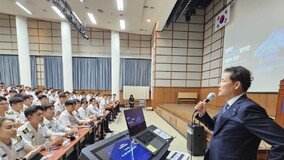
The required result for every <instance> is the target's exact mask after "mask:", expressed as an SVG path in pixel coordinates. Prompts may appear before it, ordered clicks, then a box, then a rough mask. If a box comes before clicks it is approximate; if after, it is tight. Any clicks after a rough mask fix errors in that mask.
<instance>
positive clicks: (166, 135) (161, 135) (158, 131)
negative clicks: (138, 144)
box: [153, 128, 172, 140]
mask: <svg viewBox="0 0 284 160" xmlns="http://www.w3.org/2000/svg"><path fill="white" fill-rule="evenodd" d="M153 132H154V133H155V134H156V135H158V136H160V137H161V138H163V139H164V140H167V139H170V138H172V136H170V135H169V134H167V133H166V132H164V131H162V130H160V129H158V128H157V129H155V130H154V131H153Z"/></svg>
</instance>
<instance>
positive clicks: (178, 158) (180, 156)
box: [166, 151, 189, 160]
mask: <svg viewBox="0 0 284 160" xmlns="http://www.w3.org/2000/svg"><path fill="white" fill-rule="evenodd" d="M188 158H189V154H187V153H183V152H179V151H171V152H170V153H169V155H168V156H167V158H166V159H167V160H187V159H188Z"/></svg>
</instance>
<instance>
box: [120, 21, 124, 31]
mask: <svg viewBox="0 0 284 160" xmlns="http://www.w3.org/2000/svg"><path fill="white" fill-rule="evenodd" d="M119 23H120V29H123V30H124V29H125V21H124V20H123V19H121V20H120V21H119Z"/></svg>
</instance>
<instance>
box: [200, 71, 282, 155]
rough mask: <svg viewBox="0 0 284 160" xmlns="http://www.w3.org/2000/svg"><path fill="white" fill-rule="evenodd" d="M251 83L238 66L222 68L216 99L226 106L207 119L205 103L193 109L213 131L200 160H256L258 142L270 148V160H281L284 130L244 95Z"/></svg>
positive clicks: (249, 74) (245, 72) (247, 75)
mask: <svg viewBox="0 0 284 160" xmlns="http://www.w3.org/2000/svg"><path fill="white" fill-rule="evenodd" d="M251 80H252V78H251V73H250V72H249V71H248V70H247V69H246V68H244V67H242V66H237V67H231V68H226V69H225V70H224V73H223V75H222V79H221V82H220V84H219V93H218V96H221V97H224V98H225V99H226V101H227V103H226V104H225V105H224V106H223V107H222V108H221V110H220V112H219V113H218V114H217V115H216V116H214V117H213V118H211V117H210V116H209V115H208V113H207V112H206V105H205V102H199V103H198V104H197V105H196V106H195V109H196V110H197V112H198V114H197V115H196V118H197V119H198V120H199V121H200V122H202V123H203V124H205V125H206V127H207V128H208V129H210V130H211V131H213V135H212V139H211V141H210V144H209V146H208V150H207V151H206V154H205V157H204V159H206V160H256V158H257V150H258V147H259V144H260V141H261V139H262V140H264V141H266V142H267V143H269V144H270V145H271V152H270V159H271V160H284V129H283V128H281V127H280V126H279V125H278V124H277V123H275V122H274V121H273V120H272V119H271V118H269V116H268V115H267V113H266V111H265V109H263V108H262V107H261V106H260V105H258V104H257V103H255V102H254V101H252V100H251V99H249V98H248V97H247V96H246V92H247V90H248V88H249V87H250V85H251Z"/></svg>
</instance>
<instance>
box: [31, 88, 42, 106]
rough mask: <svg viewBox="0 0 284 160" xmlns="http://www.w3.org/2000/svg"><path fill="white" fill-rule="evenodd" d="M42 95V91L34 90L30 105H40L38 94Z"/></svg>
mask: <svg viewBox="0 0 284 160" xmlns="http://www.w3.org/2000/svg"><path fill="white" fill-rule="evenodd" d="M41 95H43V93H42V91H35V95H34V100H33V104H32V105H40V101H39V99H38V97H39V96H41Z"/></svg>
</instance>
